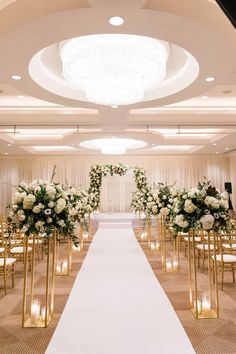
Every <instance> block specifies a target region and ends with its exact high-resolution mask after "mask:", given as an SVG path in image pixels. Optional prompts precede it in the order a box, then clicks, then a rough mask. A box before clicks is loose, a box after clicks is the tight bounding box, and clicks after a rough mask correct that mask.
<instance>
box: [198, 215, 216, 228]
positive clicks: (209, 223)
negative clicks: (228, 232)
mask: <svg viewBox="0 0 236 354" xmlns="http://www.w3.org/2000/svg"><path fill="white" fill-rule="evenodd" d="M200 222H201V224H202V227H203V229H204V230H211V229H212V228H213V225H214V222H215V219H214V217H213V216H212V215H211V214H208V215H203V216H202V217H201V219H200Z"/></svg>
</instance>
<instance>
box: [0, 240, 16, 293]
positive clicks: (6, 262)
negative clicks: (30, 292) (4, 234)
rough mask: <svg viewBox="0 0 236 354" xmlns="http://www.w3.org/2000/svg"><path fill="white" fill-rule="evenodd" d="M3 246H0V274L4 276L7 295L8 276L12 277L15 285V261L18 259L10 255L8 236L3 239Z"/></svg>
mask: <svg viewBox="0 0 236 354" xmlns="http://www.w3.org/2000/svg"><path fill="white" fill-rule="evenodd" d="M2 241H3V242H2V246H3V247H1V248H0V275H1V276H3V282H4V291H5V295H7V278H9V277H11V278H12V287H14V281H15V262H16V259H15V258H13V257H8V255H7V253H8V242H7V238H5V239H3V240H2Z"/></svg>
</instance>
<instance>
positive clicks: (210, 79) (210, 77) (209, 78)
mask: <svg viewBox="0 0 236 354" xmlns="http://www.w3.org/2000/svg"><path fill="white" fill-rule="evenodd" d="M215 79H216V78H215V77H214V76H209V77H206V78H205V81H207V82H212V81H215Z"/></svg>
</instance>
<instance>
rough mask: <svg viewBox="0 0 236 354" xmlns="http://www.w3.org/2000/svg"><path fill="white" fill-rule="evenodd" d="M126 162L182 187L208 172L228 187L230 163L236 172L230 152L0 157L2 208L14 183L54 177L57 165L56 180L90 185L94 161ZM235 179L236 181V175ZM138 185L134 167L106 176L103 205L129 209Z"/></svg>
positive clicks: (151, 176) (215, 181)
mask: <svg viewBox="0 0 236 354" xmlns="http://www.w3.org/2000/svg"><path fill="white" fill-rule="evenodd" d="M116 162H122V163H125V164H127V165H128V166H130V167H135V166H139V167H143V168H144V169H145V170H146V174H147V178H148V181H149V183H150V184H151V185H153V183H158V182H163V183H167V184H173V183H174V182H175V181H176V185H177V186H179V187H186V188H188V187H191V186H195V185H196V184H197V182H198V181H199V180H201V179H202V178H203V177H204V176H206V177H207V178H209V179H210V180H211V181H212V183H213V184H214V185H215V186H216V187H217V188H219V189H220V190H224V182H226V181H227V182H229V181H231V177H232V175H233V176H234V175H235V176H236V174H234V173H232V170H231V171H230V165H231V166H232V168H234V170H235V172H236V157H235V158H234V160H232V162H231V163H230V159H229V158H228V157H226V156H219V157H215V156H213V157H204V156H150V155H149V156H144V155H142V156H137V155H136V156H112V157H109V156H76V157H74V156H73V157H71V156H43V157H39V156H37V157H19V158H14V157H2V158H0V182H1V184H0V208H1V210H3V209H4V208H5V207H6V206H7V205H8V204H9V203H10V202H11V198H12V195H13V193H14V191H15V189H14V187H13V185H17V184H18V183H19V182H21V181H25V182H27V183H28V182H31V181H32V180H33V179H35V178H42V179H44V180H50V178H51V175H52V171H53V166H54V165H56V166H57V167H56V176H55V178H54V180H55V181H58V182H61V183H63V184H66V183H68V184H69V185H81V186H83V187H84V188H88V186H89V171H90V167H91V165H93V164H104V163H116ZM232 182H233V183H234V184H235V185H236V177H235V178H234V180H232ZM134 189H135V184H134V180H133V175H132V171H131V170H130V171H129V172H128V173H127V174H126V175H125V176H123V177H119V176H113V177H109V176H107V177H105V178H104V179H103V187H102V196H101V202H102V203H101V208H102V210H103V211H110V212H112V211H114V212H119V211H120V212H124V211H128V210H129V206H130V201H131V195H132V192H133V191H134Z"/></svg>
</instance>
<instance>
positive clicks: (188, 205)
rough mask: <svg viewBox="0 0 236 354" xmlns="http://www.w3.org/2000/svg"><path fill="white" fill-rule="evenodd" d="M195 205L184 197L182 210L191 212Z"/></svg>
mask: <svg viewBox="0 0 236 354" xmlns="http://www.w3.org/2000/svg"><path fill="white" fill-rule="evenodd" d="M196 208H197V207H196V206H195V205H194V204H193V202H192V200H191V199H186V200H185V202H184V211H186V213H188V214H191V213H193V212H194V211H195V210H196Z"/></svg>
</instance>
